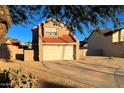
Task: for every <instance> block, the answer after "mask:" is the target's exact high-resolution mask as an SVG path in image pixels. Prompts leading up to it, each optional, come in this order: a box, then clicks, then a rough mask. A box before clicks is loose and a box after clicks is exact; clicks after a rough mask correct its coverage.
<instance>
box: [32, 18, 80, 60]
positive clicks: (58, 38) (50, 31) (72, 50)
mask: <svg viewBox="0 0 124 93" xmlns="http://www.w3.org/2000/svg"><path fill="white" fill-rule="evenodd" d="M32 32H33V40H32V47H33V50H34V59H35V60H39V61H42V60H78V59H79V41H78V40H77V39H76V37H75V36H74V35H73V34H72V33H71V32H70V31H69V30H68V29H67V28H66V25H65V24H64V23H63V22H61V21H58V20H57V19H53V18H50V19H47V20H46V21H45V22H42V23H41V24H39V25H38V26H35V27H34V28H33V29H32Z"/></svg>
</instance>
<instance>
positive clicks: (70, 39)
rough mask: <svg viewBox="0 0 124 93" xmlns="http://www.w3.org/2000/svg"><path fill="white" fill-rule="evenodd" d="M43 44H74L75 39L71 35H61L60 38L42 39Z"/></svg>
mask: <svg viewBox="0 0 124 93" xmlns="http://www.w3.org/2000/svg"><path fill="white" fill-rule="evenodd" d="M42 40H43V43H75V42H76V41H75V39H74V38H73V37H72V36H71V35H63V36H62V37H43V39H42Z"/></svg>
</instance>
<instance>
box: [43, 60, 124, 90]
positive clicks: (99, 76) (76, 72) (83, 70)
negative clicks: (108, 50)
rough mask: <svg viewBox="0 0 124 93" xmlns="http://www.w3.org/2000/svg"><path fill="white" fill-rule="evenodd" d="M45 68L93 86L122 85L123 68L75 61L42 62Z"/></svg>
mask: <svg viewBox="0 0 124 93" xmlns="http://www.w3.org/2000/svg"><path fill="white" fill-rule="evenodd" d="M44 65H45V67H46V68H47V69H49V70H51V71H52V72H54V73H56V74H59V75H61V76H63V77H67V78H69V79H73V80H75V81H78V82H80V83H83V84H88V85H91V86H94V87H101V88H109V87H111V88H112V87H124V70H123V68H112V67H106V66H102V65H96V64H86V62H85V63H83V62H77V61H50V62H44Z"/></svg>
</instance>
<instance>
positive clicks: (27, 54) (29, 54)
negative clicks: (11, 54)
mask: <svg viewBox="0 0 124 93" xmlns="http://www.w3.org/2000/svg"><path fill="white" fill-rule="evenodd" d="M24 61H34V51H33V50H24Z"/></svg>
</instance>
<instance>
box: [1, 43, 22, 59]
mask: <svg viewBox="0 0 124 93" xmlns="http://www.w3.org/2000/svg"><path fill="white" fill-rule="evenodd" d="M21 52H22V51H21V50H19V49H18V47H17V46H13V45H3V46H0V59H5V60H6V61H10V60H14V59H16V54H18V53H21Z"/></svg>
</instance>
